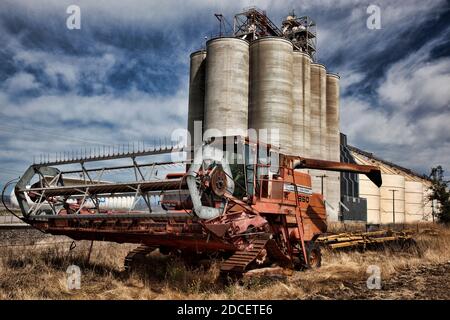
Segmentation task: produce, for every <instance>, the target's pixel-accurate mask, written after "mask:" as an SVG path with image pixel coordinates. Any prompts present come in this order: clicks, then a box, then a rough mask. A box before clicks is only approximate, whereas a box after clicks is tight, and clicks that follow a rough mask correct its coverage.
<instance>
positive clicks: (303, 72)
mask: <svg viewBox="0 0 450 320" xmlns="http://www.w3.org/2000/svg"><path fill="white" fill-rule="evenodd" d="M293 73H294V74H293V77H294V78H293V79H294V80H293V81H294V82H293V89H292V94H293V99H294V112H293V115H292V122H293V123H292V135H293V137H292V152H293V154H295V155H300V156H303V157H309V154H310V146H311V135H310V122H311V109H310V107H311V105H310V102H311V98H310V97H311V58H310V57H309V55H307V54H306V53H303V52H299V51H294V62H293Z"/></svg>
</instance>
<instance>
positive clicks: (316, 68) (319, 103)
mask: <svg viewBox="0 0 450 320" xmlns="http://www.w3.org/2000/svg"><path fill="white" fill-rule="evenodd" d="M326 110H327V105H326V69H325V66H324V65H322V64H317V63H312V64H311V131H310V132H311V156H312V157H314V158H318V159H327V158H328V155H327V152H326V150H327V148H326V146H327V129H326V125H327V120H326V119H327V118H326Z"/></svg>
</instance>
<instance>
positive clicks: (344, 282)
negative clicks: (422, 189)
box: [0, 227, 450, 300]
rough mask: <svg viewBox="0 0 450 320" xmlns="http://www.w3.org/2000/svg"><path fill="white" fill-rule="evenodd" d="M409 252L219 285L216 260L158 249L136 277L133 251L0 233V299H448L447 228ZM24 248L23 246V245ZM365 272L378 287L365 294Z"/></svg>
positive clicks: (339, 256) (345, 257)
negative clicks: (195, 263)
mask: <svg viewBox="0 0 450 320" xmlns="http://www.w3.org/2000/svg"><path fill="white" fill-rule="evenodd" d="M416 240H417V247H416V248H414V250H406V251H405V250H398V248H397V249H395V248H384V249H379V250H376V251H364V252H360V251H348V252H339V251H328V250H325V251H323V263H322V267H321V268H319V269H316V270H307V271H302V272H294V273H293V274H292V275H291V276H287V277H283V278H267V277H264V278H255V279H250V280H245V281H243V282H242V281H241V282H232V283H229V284H226V285H225V284H223V283H221V282H220V281H217V278H218V273H219V267H218V262H213V263H212V265H211V266H209V267H195V268H192V267H187V266H186V265H185V264H184V263H183V262H182V261H181V260H179V258H176V257H171V256H163V255H161V254H159V253H158V252H157V251H156V252H154V253H152V254H150V255H149V256H147V258H146V259H145V261H143V262H142V265H141V268H140V270H139V271H138V272H134V273H131V274H130V273H128V272H126V271H125V270H124V268H123V261H124V258H125V256H126V255H127V253H128V252H129V251H130V250H131V249H133V248H135V247H136V246H135V245H128V244H123V245H120V244H115V243H107V242H95V243H94V247H93V251H92V254H91V256H90V259H89V261H87V256H88V248H89V246H90V242H88V241H79V242H77V246H76V248H74V249H72V250H70V244H71V240H70V239H68V238H65V237H53V236H48V235H44V234H42V233H40V232H39V231H36V230H31V229H30V230H18V231H6V232H5V231H0V299H256V300H261V299H449V294H450V281H449V280H450V230H449V229H448V228H442V227H438V228H436V232H432V233H431V234H429V233H425V232H421V233H419V234H418V235H417V236H416ZM24 244H27V246H23V245H24ZM73 264H75V265H77V266H79V267H80V269H81V272H82V278H81V289H80V290H69V289H68V287H67V274H66V270H67V267H68V266H70V265H73ZM369 266H376V267H377V268H379V270H380V272H381V273H380V279H381V288H380V289H368V288H367V284H366V281H367V279H368V277H369V276H370V274H369V273H368V272H367V271H368V267H369Z"/></svg>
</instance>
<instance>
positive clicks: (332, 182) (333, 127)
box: [326, 73, 341, 218]
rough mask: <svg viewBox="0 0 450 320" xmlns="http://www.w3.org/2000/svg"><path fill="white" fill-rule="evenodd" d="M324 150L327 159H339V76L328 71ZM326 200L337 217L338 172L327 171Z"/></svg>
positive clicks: (338, 199) (338, 200) (339, 194)
mask: <svg viewBox="0 0 450 320" xmlns="http://www.w3.org/2000/svg"><path fill="white" fill-rule="evenodd" d="M326 130H327V135H326V139H327V142H326V152H327V157H326V159H327V160H331V161H340V148H339V143H340V132H339V76H338V75H336V74H332V73H328V74H327V75H326ZM327 175H328V177H327V180H326V184H327V198H326V200H327V202H328V203H329V204H330V205H331V208H330V209H331V210H330V212H334V215H335V218H337V217H338V212H339V202H340V200H341V184H340V181H339V178H340V174H339V173H338V172H327Z"/></svg>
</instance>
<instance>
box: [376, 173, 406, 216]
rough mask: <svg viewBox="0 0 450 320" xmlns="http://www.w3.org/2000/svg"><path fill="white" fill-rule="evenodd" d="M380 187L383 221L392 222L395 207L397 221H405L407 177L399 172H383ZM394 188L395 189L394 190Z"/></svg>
mask: <svg viewBox="0 0 450 320" xmlns="http://www.w3.org/2000/svg"><path fill="white" fill-rule="evenodd" d="M381 178H382V179H383V185H382V186H381V188H380V214H381V223H392V221H393V210H394V209H395V223H404V222H405V177H404V176H402V175H398V174H382V175H381ZM392 190H395V192H393V191H392Z"/></svg>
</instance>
